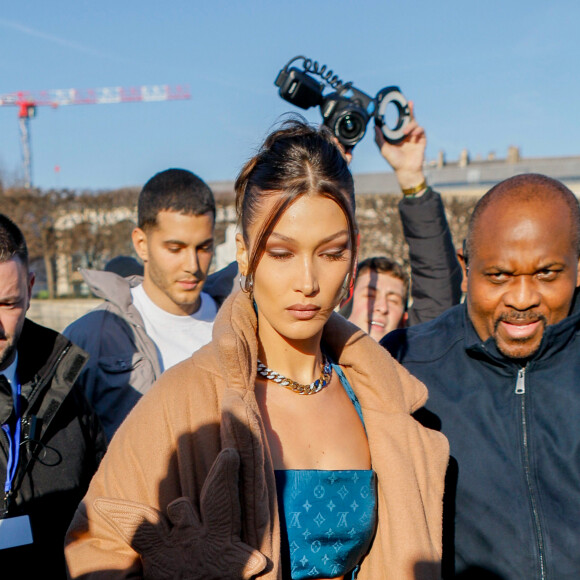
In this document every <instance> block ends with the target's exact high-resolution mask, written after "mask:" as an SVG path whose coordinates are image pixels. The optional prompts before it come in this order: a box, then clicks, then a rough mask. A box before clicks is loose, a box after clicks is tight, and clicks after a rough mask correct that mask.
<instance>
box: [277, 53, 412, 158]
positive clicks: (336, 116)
mask: <svg viewBox="0 0 580 580" xmlns="http://www.w3.org/2000/svg"><path fill="white" fill-rule="evenodd" d="M300 59H301V60H302V66H303V70H300V69H298V68H296V67H291V66H290V65H291V64H292V63H294V62H295V61H297V60H300ZM312 75H318V76H320V77H321V78H322V81H323V82H320V81H318V80H316V79H315V78H313V76H312ZM274 84H275V85H276V86H277V87H279V89H280V90H279V94H280V96H281V97H282V98H283V99H284V100H285V101H288V102H289V103H292V104H293V105H296V106H297V107H300V108H301V109H309V108H310V107H316V106H319V107H320V112H321V113H322V119H323V124H324V125H326V126H327V127H328V128H329V129H330V130H331V131H332V133H333V134H334V135H335V137H336V138H337V139H338V141H339V142H340V143H341V144H342V145H343V146H344V147H346V148H348V149H351V148H352V147H354V146H355V145H356V144H357V143H358V142H359V141H360V140H361V139H362V138H363V137H364V136H365V133H366V130H367V125H368V122H369V120H370V119H371V117H374V120H375V124H376V125H377V126H378V127H380V129H381V131H382V133H383V135H384V137H385V139H386V140H387V141H388V142H389V143H399V142H400V141H402V140H403V139H404V138H405V134H404V130H405V127H406V126H407V124H408V123H409V121H410V120H411V113H410V110H409V104H408V102H407V99H405V97H404V96H403V94H402V93H401V91H400V89H399V87H396V86H390V87H385V88H384V89H381V90H380V91H379V92H378V93H377V96H376V97H375V98H374V99H373V98H372V97H370V96H369V95H367V94H366V93H364V92H363V91H361V90H360V89H357V88H355V87H354V86H353V85H352V83H350V82H348V83H343V82H342V81H341V80H340V79H339V78H338V77H337V76H336V75H335V74H334V73H333V71H332V70H328V69H327V67H326V65H322V66H319V64H318V63H317V62H316V61H313V60H311V59H309V58H306V57H304V56H295V57H294V58H293V59H291V60H290V61H289V62H288V64H286V66H285V67H284V68H283V69H282V70H281V71H280V72H279V73H278V76H277V78H276V81H275V83H274ZM325 85H326V86H329V87H331V88H332V89H334V92H331V93H328V94H326V95H324V89H325ZM393 114H394V117H395V119H394V122H392V121H391V116H393Z"/></svg>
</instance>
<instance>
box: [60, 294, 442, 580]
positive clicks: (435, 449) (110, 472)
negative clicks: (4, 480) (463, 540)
mask: <svg viewBox="0 0 580 580" xmlns="http://www.w3.org/2000/svg"><path fill="white" fill-rule="evenodd" d="M256 325H257V321H256V315H255V313H254V309H253V307H252V303H251V302H250V300H249V299H248V297H247V296H246V295H245V294H243V293H241V292H238V293H236V294H234V295H232V296H231V297H230V298H229V299H228V300H227V301H226V302H225V303H224V305H223V306H222V308H221V309H220V311H219V314H218V317H217V319H216V322H215V327H214V334H213V341H212V342H211V343H210V344H209V345H207V346H206V347H204V348H203V349H201V350H200V351H198V352H196V353H195V354H194V355H193V356H192V357H191V358H190V359H188V360H186V361H184V362H183V363H181V364H179V365H177V366H176V367H174V368H172V369H170V370H169V371H167V372H166V373H164V374H163V376H162V377H161V378H160V379H159V381H158V382H157V383H156V384H155V386H154V387H153V388H152V390H151V391H150V392H149V393H147V395H146V396H144V397H143V398H142V400H141V401H140V402H139V403H138V404H137V406H136V407H135V408H134V410H133V411H132V412H131V414H130V415H129V417H128V418H127V419H126V421H125V422H124V423H123V424H122V425H121V427H120V429H119V430H118V432H117V434H116V435H115V436H114V438H113V440H112V441H111V444H110V447H109V450H108V452H107V454H106V456H105V458H104V460H103V462H102V463H101V466H100V468H99V470H98V472H97V474H96V475H95V477H94V478H93V480H92V483H91V486H90V489H89V491H88V493H87V495H86V497H85V499H84V500H83V502H82V503H81V505H80V506H79V508H78V510H77V513H76V515H75V518H74V520H73V522H72V524H71V527H70V529H69V533H68V536H67V545H66V550H65V552H66V557H67V562H68V565H69V570H70V574H71V577H72V578H91V579H92V578H107V579H115V580H116V579H120V578H140V577H146V578H149V577H150V578H156V579H161V578H178V577H179V578H189V579H191V580H194V579H197V578H199V579H200V580H201V579H202V578H203V579H204V580H208V579H209V578H221V579H227V578H250V577H253V576H256V577H259V578H265V579H268V580H270V579H281V578H282V572H281V569H280V521H279V518H278V508H277V502H276V484H275V478H274V470H273V466H272V460H271V457H270V453H269V449H268V443H267V439H266V435H265V431H264V426H263V423H262V418H261V416H260V411H259V408H258V405H257V403H256V398H255V396H254V381H255V376H256V366H257V363H256V360H257V340H256ZM324 341H325V343H326V345H327V346H328V348H329V350H330V351H331V353H332V354H333V357H334V359H335V360H336V361H337V362H338V363H339V364H340V365H341V367H342V368H343V370H344V372H345V375H346V377H347V378H348V380H349V382H350V384H351V385H352V387H353V389H354V391H355V393H356V395H357V397H358V399H359V401H360V404H361V407H362V411H363V416H364V422H365V426H366V430H367V434H368V441H369V448H370V453H371V460H372V465H373V469H374V470H375V472H376V474H377V479H378V490H377V497H378V527H377V533H376V536H375V538H374V540H373V543H372V546H371V549H370V551H369V553H368V555H367V556H366V557H365V559H364V560H363V562H362V565H361V568H360V572H359V575H358V578H359V580H367V579H368V580H381V579H385V580H386V579H392V580H423V579H435V578H439V577H440V559H441V526H442V497H443V483H444V475H445V470H446V466H447V461H448V444H447V440H446V439H445V437H444V436H443V435H441V434H440V433H437V432H434V431H430V430H428V429H426V428H424V427H422V426H421V425H420V424H419V423H417V422H416V421H415V420H414V419H413V418H412V417H411V413H412V412H413V411H415V410H416V409H417V408H419V407H421V406H422V405H423V404H424V403H425V401H426V399H427V390H426V388H425V387H424V385H423V384H422V383H420V382H419V381H417V380H416V379H415V378H413V377H411V376H410V375H409V374H408V372H407V371H406V370H405V369H404V368H403V367H401V366H400V365H399V364H398V363H397V362H395V361H394V360H393V359H392V358H391V357H390V355H389V354H388V353H387V352H386V351H385V350H384V349H383V348H382V347H380V346H379V345H378V344H377V343H376V342H375V341H374V340H373V339H371V338H370V337H368V336H367V335H366V334H365V333H363V332H362V331H360V330H358V329H357V328H356V327H355V326H353V325H352V324H350V323H349V322H347V321H346V320H344V319H343V318H342V317H341V316H339V315H337V314H333V315H332V316H331V318H330V320H329V321H328V323H327V325H326V326H325V330H324ZM218 455H219V458H218ZM176 500H177V501H176ZM140 556H142V557H140Z"/></svg>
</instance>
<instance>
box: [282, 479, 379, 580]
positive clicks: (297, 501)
mask: <svg viewBox="0 0 580 580" xmlns="http://www.w3.org/2000/svg"><path fill="white" fill-rule="evenodd" d="M276 486H277V491H278V504H279V511H280V517H281V519H282V522H281V523H282V530H285V531H286V533H287V537H286V538H285V539H286V541H287V544H286V545H285V546H284V547H285V548H286V551H287V554H288V555H289V560H290V571H291V578H292V580H300V579H303V578H334V577H337V576H342V575H344V574H346V573H347V572H350V571H352V570H353V569H354V568H355V567H356V566H357V564H358V563H359V561H360V560H361V559H362V557H363V556H364V554H365V553H366V552H367V550H368V548H369V545H370V542H371V539H372V537H373V534H374V531H375V525H376V508H375V506H376V478H375V473H374V471H373V470H371V469H369V470H345V471H343V470H340V471H319V470H286V471H282V470H280V471H276ZM283 541H284V539H283Z"/></svg>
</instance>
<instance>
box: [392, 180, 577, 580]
mask: <svg viewBox="0 0 580 580" xmlns="http://www.w3.org/2000/svg"><path fill="white" fill-rule="evenodd" d="M579 245H580V210H579V206H578V201H577V199H576V197H575V196H574V195H573V194H572V192H571V191H570V190H568V188H566V187H565V186H564V185H563V184H561V183H560V182H558V181H556V180H554V179H551V178H548V177H545V176H542V175H537V174H525V175H519V176H516V177H512V178H510V179H507V180H505V181H503V182H501V183H499V184H498V185H496V186H495V187H494V188H492V189H491V190H490V191H489V192H488V193H487V194H486V195H485V196H484V197H483V198H482V199H481V200H480V201H479V202H478V204H477V206H476V207H475V209H474V212H473V215H472V217H471V221H470V224H469V231H468V237H467V240H466V248H465V250H466V251H465V256H464V259H465V264H464V266H465V274H466V275H465V281H464V285H465V286H466V287H465V288H464V291H466V292H467V298H466V303H465V304H462V305H460V306H456V307H454V308H452V309H451V310H449V311H447V312H446V313H445V314H443V315H441V316H440V317H439V318H437V319H435V320H433V321H431V322H428V323H425V324H422V325H419V326H415V327H413V328H410V329H405V330H396V331H394V332H393V333H391V334H390V335H388V336H387V337H385V338H384V339H383V341H382V344H383V346H385V347H386V348H387V349H388V350H389V351H390V352H391V353H392V354H393V356H395V357H396V358H397V359H398V360H399V361H400V362H402V364H403V365H404V366H405V367H406V368H407V369H408V370H409V371H410V372H411V373H412V374H414V375H415V376H416V377H418V378H420V379H421V380H422V381H423V382H424V383H425V384H426V385H427V387H428V388H429V401H428V403H427V405H426V409H427V410H426V411H425V412H424V413H422V415H421V416H420V417H418V419H420V420H421V421H422V422H423V423H424V424H426V425H428V426H431V427H433V428H436V429H440V430H441V431H442V432H443V433H444V434H445V435H446V436H447V437H448V439H449V442H450V446H451V456H452V461H451V463H450V467H449V470H448V477H447V489H446V496H445V502H446V505H445V514H444V577H445V578H469V579H472V578H481V579H492V578H493V579H503V580H516V579H521V580H533V579H542V580H544V579H548V578H557V579H558V580H572V579H573V578H574V579H576V578H579V577H580V550H579V549H578V546H579V545H580V526H579V525H578V524H579V519H578V514H579V513H580V494H579V490H580V454H579V449H580V423H579V421H578V416H579V415H580V362H579V360H580V359H579V358H578V354H577V344H578V343H577V342H576V340H577V339H578V335H579V333H580V306H578V304H577V302H578V301H577V300H575V298H576V294H577V290H576V289H577V287H578V285H579V284H580V277H579V255H580V249H579ZM453 550H454V553H455V558H453Z"/></svg>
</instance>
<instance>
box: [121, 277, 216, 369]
mask: <svg viewBox="0 0 580 580" xmlns="http://www.w3.org/2000/svg"><path fill="white" fill-rule="evenodd" d="M131 296H132V297H133V304H134V305H135V308H137V310H138V311H139V314H141V317H142V318H143V322H144V323H145V332H147V334H148V335H149V338H151V340H152V341H153V342H154V343H155V346H156V347H157V353H158V355H159V364H160V365H161V370H162V371H165V370H167V369H168V368H170V367H172V366H173V365H176V364H177V363H179V362H181V361H182V360H185V359H186V358H188V357H190V356H191V355H192V354H193V353H194V352H195V351H196V350H198V349H200V348H201V347H202V346H204V345H205V344H207V343H208V342H209V341H210V340H211V332H212V329H213V321H214V320H215V317H216V314H217V304H216V303H215V300H214V299H213V298H212V297H211V296H210V295H209V294H206V293H205V292H202V293H201V294H200V297H201V304H200V307H199V308H198V310H197V312H194V313H193V314H191V315H190V316H178V315H176V314H170V313H169V312H167V311H165V310H163V309H162V308H159V306H157V304H155V303H154V302H153V301H152V300H151V298H149V296H147V293H146V292H145V289H144V288H143V284H139V286H135V287H134V288H131Z"/></svg>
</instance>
